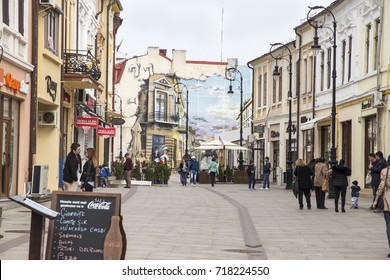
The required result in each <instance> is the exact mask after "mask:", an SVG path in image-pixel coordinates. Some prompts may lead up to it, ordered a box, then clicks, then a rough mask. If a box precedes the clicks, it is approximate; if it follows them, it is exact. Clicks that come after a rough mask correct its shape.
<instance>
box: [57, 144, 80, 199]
mask: <svg viewBox="0 0 390 280" xmlns="http://www.w3.org/2000/svg"><path fill="white" fill-rule="evenodd" d="M80 150H81V149H80V144H79V143H73V144H72V145H71V146H70V152H69V154H68V155H67V156H66V160H65V166H64V171H63V177H62V180H63V181H62V183H63V190H64V191H73V192H75V191H77V187H78V177H77V171H78V170H79V171H80V172H81V156H80Z"/></svg>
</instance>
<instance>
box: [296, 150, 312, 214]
mask: <svg viewBox="0 0 390 280" xmlns="http://www.w3.org/2000/svg"><path fill="white" fill-rule="evenodd" d="M295 166H296V167H295V170H294V175H295V176H296V177H297V180H298V187H299V193H298V201H299V209H301V210H302V209H303V195H305V198H306V204H307V209H308V210H311V202H310V195H311V194H310V190H311V189H312V187H313V181H312V179H311V176H313V170H312V169H311V168H310V167H309V166H308V165H307V164H306V162H305V161H304V160H303V159H300V158H299V159H297V161H296V162H295Z"/></svg>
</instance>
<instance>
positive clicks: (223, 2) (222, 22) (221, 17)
mask: <svg viewBox="0 0 390 280" xmlns="http://www.w3.org/2000/svg"><path fill="white" fill-rule="evenodd" d="M223 13H224V2H223V0H222V11H221V62H222V53H223Z"/></svg>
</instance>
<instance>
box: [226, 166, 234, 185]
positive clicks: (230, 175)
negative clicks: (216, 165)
mask: <svg viewBox="0 0 390 280" xmlns="http://www.w3.org/2000/svg"><path fill="white" fill-rule="evenodd" d="M232 179H233V171H232V169H231V168H230V166H229V165H227V166H226V181H227V182H231V181H232Z"/></svg>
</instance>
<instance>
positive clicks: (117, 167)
mask: <svg viewBox="0 0 390 280" xmlns="http://www.w3.org/2000/svg"><path fill="white" fill-rule="evenodd" d="M123 167H124V166H123V163H122V162H121V161H119V160H116V161H114V162H113V163H112V164H111V169H112V172H111V174H112V175H114V176H115V179H116V180H123V179H125V174H124V170H123Z"/></svg>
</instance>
